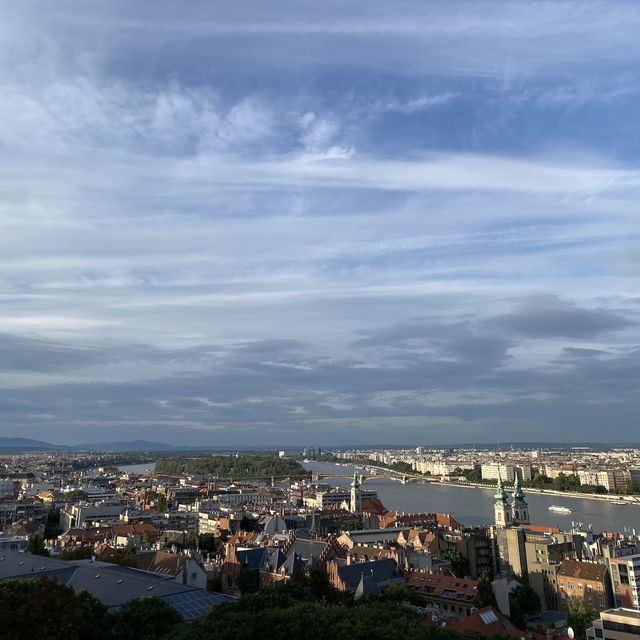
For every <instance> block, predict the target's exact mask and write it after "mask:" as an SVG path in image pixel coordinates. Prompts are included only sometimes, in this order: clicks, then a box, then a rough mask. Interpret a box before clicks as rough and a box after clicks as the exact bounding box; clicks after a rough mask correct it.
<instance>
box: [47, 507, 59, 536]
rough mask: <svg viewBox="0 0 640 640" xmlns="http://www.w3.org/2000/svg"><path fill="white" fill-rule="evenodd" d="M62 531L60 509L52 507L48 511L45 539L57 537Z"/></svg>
mask: <svg viewBox="0 0 640 640" xmlns="http://www.w3.org/2000/svg"><path fill="white" fill-rule="evenodd" d="M61 533H62V529H61V528H60V511H58V510H57V509H54V508H53V507H51V508H50V509H49V511H48V512H47V521H46V522H45V525H44V539H45V540H51V539H52V538H57V537H58V536H59V535H60V534H61Z"/></svg>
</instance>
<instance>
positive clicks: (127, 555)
mask: <svg viewBox="0 0 640 640" xmlns="http://www.w3.org/2000/svg"><path fill="white" fill-rule="evenodd" d="M135 553H136V548H135V547H134V546H133V545H132V544H128V545H127V546H126V547H123V548H122V549H115V550H113V551H112V552H111V553H104V552H103V553H102V555H101V556H100V560H101V561H102V562H110V563H111V564H119V565H122V566H123V567H135V566H136V559H135V558H134V555H135Z"/></svg>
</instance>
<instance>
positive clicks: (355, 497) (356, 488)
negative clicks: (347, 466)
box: [351, 471, 362, 516]
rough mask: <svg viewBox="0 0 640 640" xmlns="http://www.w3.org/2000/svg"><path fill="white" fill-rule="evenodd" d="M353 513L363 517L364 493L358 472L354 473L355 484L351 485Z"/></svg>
mask: <svg viewBox="0 0 640 640" xmlns="http://www.w3.org/2000/svg"><path fill="white" fill-rule="evenodd" d="M351 512H352V513H355V514H356V515H357V516H360V515H362V491H361V490H360V481H359V480H358V472H357V471H354V472H353V482H352V483H351Z"/></svg>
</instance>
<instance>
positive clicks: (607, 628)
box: [587, 607, 640, 640]
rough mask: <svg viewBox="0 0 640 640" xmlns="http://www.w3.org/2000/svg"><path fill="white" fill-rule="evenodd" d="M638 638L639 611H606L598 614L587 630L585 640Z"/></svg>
mask: <svg viewBox="0 0 640 640" xmlns="http://www.w3.org/2000/svg"><path fill="white" fill-rule="evenodd" d="M638 638H640V611H635V610H633V609H624V608H621V607H619V608H617V609H608V610H607V611H603V612H602V613H601V614H600V617H599V618H598V619H597V620H594V621H593V626H592V627H590V628H589V629H587V640H638Z"/></svg>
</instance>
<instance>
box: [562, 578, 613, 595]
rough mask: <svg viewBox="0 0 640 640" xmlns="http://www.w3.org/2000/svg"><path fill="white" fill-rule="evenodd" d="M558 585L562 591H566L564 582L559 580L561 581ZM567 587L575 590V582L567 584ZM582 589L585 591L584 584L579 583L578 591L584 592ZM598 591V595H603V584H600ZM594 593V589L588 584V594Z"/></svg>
mask: <svg viewBox="0 0 640 640" xmlns="http://www.w3.org/2000/svg"><path fill="white" fill-rule="evenodd" d="M558 585H559V586H560V588H561V589H564V582H562V581H560V580H559V581H558ZM567 587H568V588H569V589H571V590H573V588H574V583H573V582H568V583H567ZM582 589H583V584H582V582H578V591H582ZM597 591H598V593H602V585H601V584H599V585H598V589H597ZM592 592H593V587H592V586H591V585H590V584H588V585H587V593H592Z"/></svg>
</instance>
